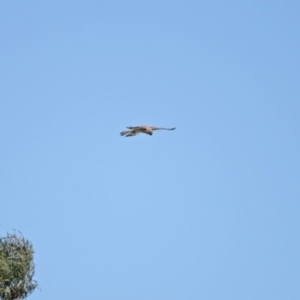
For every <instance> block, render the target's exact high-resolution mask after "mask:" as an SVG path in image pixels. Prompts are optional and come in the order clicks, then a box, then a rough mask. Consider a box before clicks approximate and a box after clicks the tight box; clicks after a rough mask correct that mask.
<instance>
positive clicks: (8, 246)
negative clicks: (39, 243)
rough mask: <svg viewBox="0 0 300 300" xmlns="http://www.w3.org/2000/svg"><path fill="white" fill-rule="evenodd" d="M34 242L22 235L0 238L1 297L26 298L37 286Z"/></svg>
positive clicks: (14, 299) (8, 299) (9, 235)
mask: <svg viewBox="0 0 300 300" xmlns="http://www.w3.org/2000/svg"><path fill="white" fill-rule="evenodd" d="M33 254H34V251H33V247H32V244H31V243H30V242H29V241H28V240H26V239H24V237H23V236H22V235H17V234H15V233H14V234H8V235H7V236H6V237H2V238H0V299H3V300H16V299H24V298H26V297H27V296H28V295H29V294H31V293H32V292H33V291H34V289H35V288H36V287H37V282H36V281H35V280H33V276H34V271H35V265H34V263H33Z"/></svg>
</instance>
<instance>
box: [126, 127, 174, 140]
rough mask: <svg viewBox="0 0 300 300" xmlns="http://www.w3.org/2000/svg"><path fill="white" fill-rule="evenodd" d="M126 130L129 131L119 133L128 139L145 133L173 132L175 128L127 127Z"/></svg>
mask: <svg viewBox="0 0 300 300" xmlns="http://www.w3.org/2000/svg"><path fill="white" fill-rule="evenodd" d="M126 128H128V129H129V130H125V131H122V132H121V133H120V134H121V136H126V137H129V136H135V135H137V134H139V133H146V134H149V135H152V134H153V131H154V130H174V129H175V128H176V127H174V128H163V127H156V126H135V127H133V126H129V127H126Z"/></svg>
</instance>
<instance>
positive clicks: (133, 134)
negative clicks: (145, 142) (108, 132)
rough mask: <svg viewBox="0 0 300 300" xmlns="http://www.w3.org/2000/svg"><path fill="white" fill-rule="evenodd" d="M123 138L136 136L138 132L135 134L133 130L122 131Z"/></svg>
mask: <svg viewBox="0 0 300 300" xmlns="http://www.w3.org/2000/svg"><path fill="white" fill-rule="evenodd" d="M120 134H121V136H124V135H125V136H126V137H129V136H135V135H136V132H133V131H131V130H125V131H122V132H121V133H120Z"/></svg>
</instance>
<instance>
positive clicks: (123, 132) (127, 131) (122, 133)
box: [120, 130, 130, 136]
mask: <svg viewBox="0 0 300 300" xmlns="http://www.w3.org/2000/svg"><path fill="white" fill-rule="evenodd" d="M128 133H130V130H125V131H122V132H120V134H121V136H123V135H127V134H128Z"/></svg>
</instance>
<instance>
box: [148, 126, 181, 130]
mask: <svg viewBox="0 0 300 300" xmlns="http://www.w3.org/2000/svg"><path fill="white" fill-rule="evenodd" d="M149 127H150V128H151V129H152V130H174V129H176V127H173V128H164V127H156V126H149Z"/></svg>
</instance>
